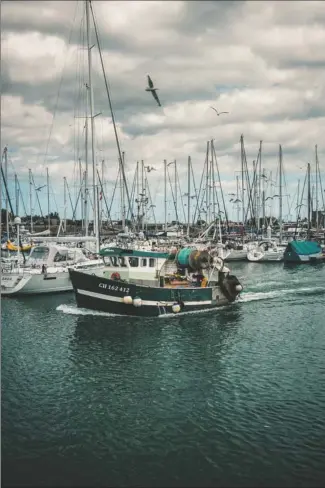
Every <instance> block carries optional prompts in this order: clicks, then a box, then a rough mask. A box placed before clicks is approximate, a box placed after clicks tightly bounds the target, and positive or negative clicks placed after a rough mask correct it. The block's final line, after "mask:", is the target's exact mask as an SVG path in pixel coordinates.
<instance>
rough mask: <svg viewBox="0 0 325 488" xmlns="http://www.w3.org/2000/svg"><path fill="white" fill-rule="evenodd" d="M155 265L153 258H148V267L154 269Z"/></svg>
mask: <svg viewBox="0 0 325 488" xmlns="http://www.w3.org/2000/svg"><path fill="white" fill-rule="evenodd" d="M155 264H156V260H155V259H154V258H149V266H150V268H154V267H155Z"/></svg>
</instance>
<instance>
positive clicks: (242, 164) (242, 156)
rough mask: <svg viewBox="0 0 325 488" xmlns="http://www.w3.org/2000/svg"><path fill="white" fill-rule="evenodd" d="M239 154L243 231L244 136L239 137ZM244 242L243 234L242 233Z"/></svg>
mask: <svg viewBox="0 0 325 488" xmlns="http://www.w3.org/2000/svg"><path fill="white" fill-rule="evenodd" d="M240 149H241V151H240V153H241V195H242V196H241V201H242V217H243V222H242V224H243V231H244V230H245V185H244V136H243V135H241V136H240ZM243 241H244V232H243Z"/></svg>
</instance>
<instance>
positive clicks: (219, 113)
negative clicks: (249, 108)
mask: <svg viewBox="0 0 325 488" xmlns="http://www.w3.org/2000/svg"><path fill="white" fill-rule="evenodd" d="M210 108H212V110H214V111H215V113H216V114H217V115H218V117H219V115H221V114H229V112H218V110H217V109H216V108H214V107H210Z"/></svg>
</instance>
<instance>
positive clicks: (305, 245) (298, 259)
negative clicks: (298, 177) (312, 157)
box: [284, 163, 324, 263]
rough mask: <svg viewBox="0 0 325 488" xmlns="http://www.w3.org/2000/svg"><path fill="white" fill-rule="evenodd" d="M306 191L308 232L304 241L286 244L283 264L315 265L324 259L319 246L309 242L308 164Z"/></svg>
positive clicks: (309, 198)
mask: <svg viewBox="0 0 325 488" xmlns="http://www.w3.org/2000/svg"><path fill="white" fill-rule="evenodd" d="M306 176H307V191H308V196H307V200H308V230H307V239H306V240H304V241H297V240H295V239H294V240H293V241H291V242H289V243H288V245H287V247H286V249H285V251H284V262H285V263H315V262H321V261H323V259H324V256H323V251H322V248H321V246H320V244H319V243H318V242H316V241H312V240H310V231H311V191H310V187H311V184H310V163H308V164H307V175H306Z"/></svg>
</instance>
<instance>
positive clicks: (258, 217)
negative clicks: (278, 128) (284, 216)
mask: <svg viewBox="0 0 325 488" xmlns="http://www.w3.org/2000/svg"><path fill="white" fill-rule="evenodd" d="M262 142H263V141H260V150H259V165H258V202H257V212H256V213H257V230H258V231H259V230H260V217H261V202H262V195H261V190H262V187H261V179H262Z"/></svg>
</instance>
